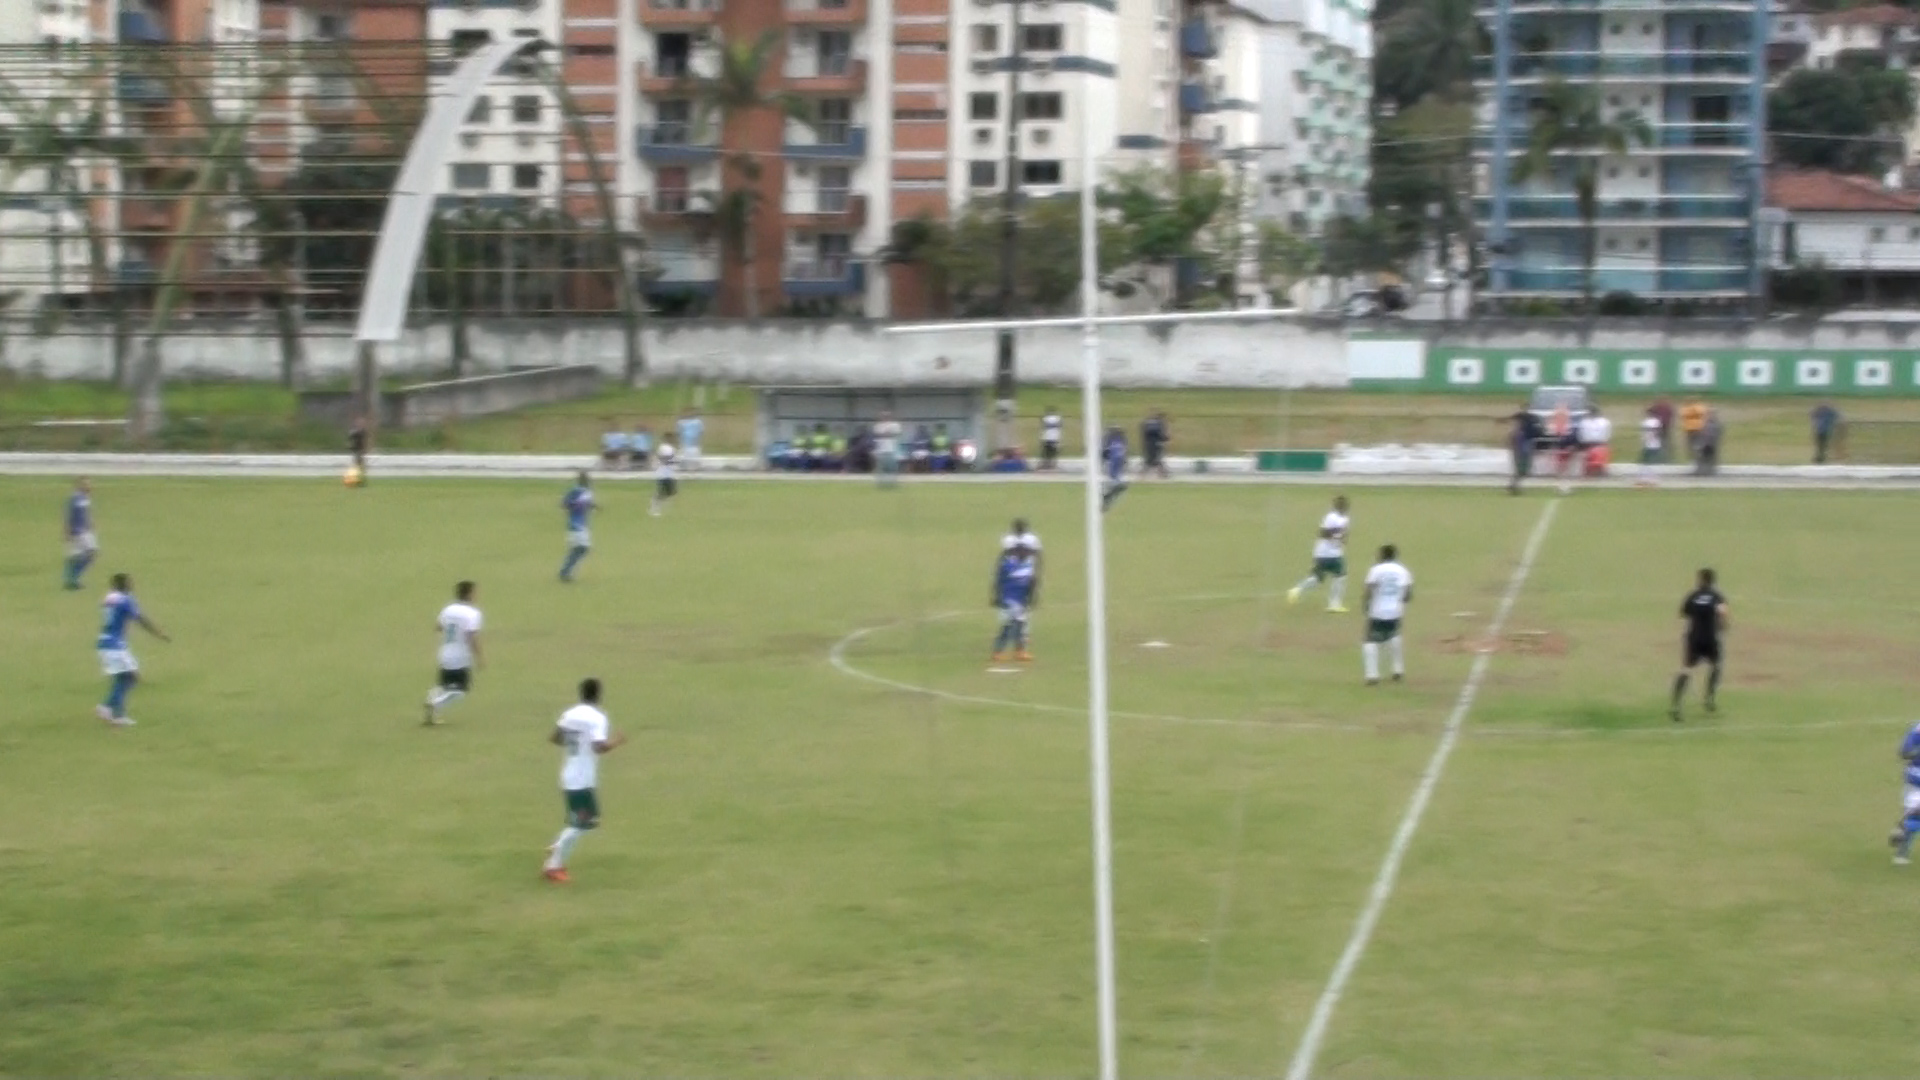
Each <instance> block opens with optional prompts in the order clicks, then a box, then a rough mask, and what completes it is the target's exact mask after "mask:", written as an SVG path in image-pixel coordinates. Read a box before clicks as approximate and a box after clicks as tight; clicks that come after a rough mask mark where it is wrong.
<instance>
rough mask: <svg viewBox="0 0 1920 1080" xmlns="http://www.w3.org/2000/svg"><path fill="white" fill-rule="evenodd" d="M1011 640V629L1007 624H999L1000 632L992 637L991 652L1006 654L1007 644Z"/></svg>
mask: <svg viewBox="0 0 1920 1080" xmlns="http://www.w3.org/2000/svg"><path fill="white" fill-rule="evenodd" d="M1012 639H1013V627H1012V626H1011V625H1010V624H1008V623H1001V624H1000V632H999V633H998V634H995V635H994V636H993V651H994V652H997V653H999V652H1006V651H1007V643H1008V642H1009V641H1011V640H1012Z"/></svg>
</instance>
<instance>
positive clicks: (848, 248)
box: [815, 233, 853, 270]
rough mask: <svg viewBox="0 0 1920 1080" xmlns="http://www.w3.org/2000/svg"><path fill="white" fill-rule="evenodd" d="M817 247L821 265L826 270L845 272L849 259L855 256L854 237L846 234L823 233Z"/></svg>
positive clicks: (816, 243)
mask: <svg viewBox="0 0 1920 1080" xmlns="http://www.w3.org/2000/svg"><path fill="white" fill-rule="evenodd" d="M815 245H816V246H815V250H817V251H818V252H819V253H820V265H821V266H822V267H823V268H826V269H831V270H844V269H845V268H846V262H847V257H848V256H850V255H852V254H853V237H851V236H848V235H847V234H846V233H821V234H820V239H819V240H817V241H815Z"/></svg>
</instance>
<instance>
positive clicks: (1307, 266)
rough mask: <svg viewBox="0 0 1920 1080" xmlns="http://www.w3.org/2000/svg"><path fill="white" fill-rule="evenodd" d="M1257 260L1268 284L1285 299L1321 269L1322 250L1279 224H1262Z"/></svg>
mask: <svg viewBox="0 0 1920 1080" xmlns="http://www.w3.org/2000/svg"><path fill="white" fill-rule="evenodd" d="M1256 258H1257V259H1258V261H1259V264H1260V276H1261V278H1262V279H1263V280H1264V282H1265V284H1266V285H1267V286H1268V287H1270V288H1272V289H1273V291H1274V292H1275V293H1277V294H1278V295H1280V296H1283V297H1284V296H1287V295H1288V294H1289V293H1291V292H1292V291H1293V287H1294V286H1295V285H1298V284H1299V283H1300V282H1302V281H1305V280H1306V279H1307V278H1309V277H1312V276H1313V275H1314V274H1315V273H1317V272H1318V271H1319V269H1320V248H1319V247H1318V246H1317V245H1316V244H1314V242H1313V241H1312V240H1309V239H1307V238H1306V237H1304V236H1300V235H1298V234H1296V233H1294V232H1293V231H1291V230H1289V229H1288V228H1287V227H1286V226H1284V225H1282V224H1280V223H1279V222H1277V221H1263V222H1261V223H1260V241H1259V250H1258V253H1257V255H1256Z"/></svg>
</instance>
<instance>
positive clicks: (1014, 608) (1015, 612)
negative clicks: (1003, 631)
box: [1000, 600, 1027, 623]
mask: <svg viewBox="0 0 1920 1080" xmlns="http://www.w3.org/2000/svg"><path fill="white" fill-rule="evenodd" d="M1000 621H1002V622H1010V623H1023V622H1026V621H1027V605H1025V604H1023V603H1021V602H1020V601H1018V600H1008V601H1006V602H1005V603H1003V604H1001V605H1000Z"/></svg>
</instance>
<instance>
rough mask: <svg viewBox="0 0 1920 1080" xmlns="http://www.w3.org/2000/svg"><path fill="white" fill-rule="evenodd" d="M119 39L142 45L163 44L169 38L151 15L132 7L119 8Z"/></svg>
mask: <svg viewBox="0 0 1920 1080" xmlns="http://www.w3.org/2000/svg"><path fill="white" fill-rule="evenodd" d="M119 27H120V40H121V42H122V43H127V42H133V43H137V44H142V45H163V44H165V43H166V42H167V41H168V40H169V39H168V37H167V32H166V31H165V30H163V29H161V27H160V24H159V23H158V22H156V21H154V18H153V16H152V15H149V14H147V13H146V12H144V11H140V10H137V9H134V8H121V9H120V19H119Z"/></svg>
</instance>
